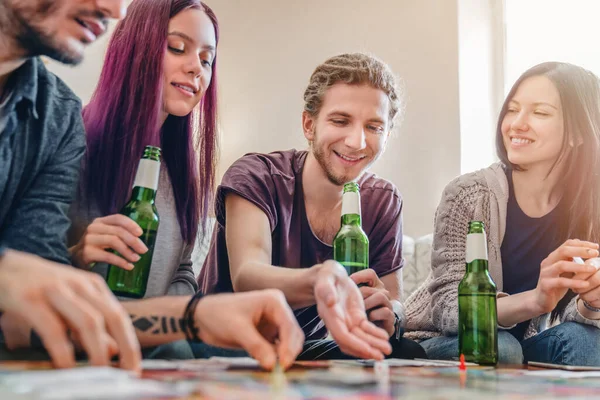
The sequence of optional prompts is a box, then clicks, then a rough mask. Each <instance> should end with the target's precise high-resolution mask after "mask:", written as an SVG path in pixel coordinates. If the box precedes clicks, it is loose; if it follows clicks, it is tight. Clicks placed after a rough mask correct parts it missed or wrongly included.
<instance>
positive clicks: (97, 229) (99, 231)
mask: <svg viewBox="0 0 600 400" xmlns="http://www.w3.org/2000/svg"><path fill="white" fill-rule="evenodd" d="M126 218H127V219H129V218H128V217H126ZM130 221H131V222H133V221H132V220H130ZM133 223H134V224H135V222H133ZM136 226H137V224H136ZM140 229H141V228H140ZM86 233H87V235H86V238H90V239H91V238H94V239H95V241H96V243H90V244H94V245H103V246H106V247H110V248H114V247H112V246H115V245H116V244H115V243H114V242H111V241H109V240H108V239H107V238H102V237H103V236H109V237H114V238H117V239H118V240H119V242H120V243H122V245H121V246H124V247H126V248H132V249H133V250H135V251H136V253H138V254H144V253H146V252H147V251H148V247H146V245H145V244H144V242H143V241H142V240H141V239H140V238H139V237H136V236H134V235H133V234H132V233H131V232H129V231H127V230H126V229H124V228H122V227H120V226H112V225H102V224H98V223H93V224H92V225H90V226H89V227H88V229H87V232H86ZM96 236H99V237H100V238H96ZM85 244H88V243H87V242H86V243H85ZM114 249H115V250H118V249H116V248H114ZM129 251H130V252H131V250H129Z"/></svg>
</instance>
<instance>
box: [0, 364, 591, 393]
mask: <svg viewBox="0 0 600 400" xmlns="http://www.w3.org/2000/svg"><path fill="white" fill-rule="evenodd" d="M364 365H370V364H369V363H360V362H356V363H348V362H341V363H336V362H327V361H313V362H300V363H297V364H296V365H295V366H294V367H293V368H292V369H291V370H290V371H288V372H286V373H270V372H265V371H261V370H260V369H259V368H258V367H257V366H256V365H255V364H252V363H249V362H243V361H242V360H240V361H239V362H238V363H237V365H233V364H232V365H228V364H227V363H218V362H215V361H214V360H213V361H210V360H190V361H184V362H176V363H169V362H166V363H162V364H161V363H158V362H156V363H152V364H148V365H147V366H148V369H146V370H145V371H144V373H143V376H142V378H143V379H141V380H140V379H137V378H136V379H132V380H129V379H128V378H127V376H125V375H124V374H122V373H120V372H118V371H119V370H115V371H112V372H111V371H107V370H106V369H92V368H89V367H88V369H87V370H86V369H85V368H82V369H81V371H78V372H75V371H71V372H69V371H52V370H49V371H46V372H49V373H55V374H57V375H49V376H42V377H40V376H38V375H25V373H23V372H22V371H23V370H32V369H33V370H39V369H40V368H41V369H44V368H48V364H43V363H35V364H32V363H0V398H2V399H4V398H21V397H13V396H12V395H11V394H10V391H9V390H10V389H11V386H10V384H9V383H10V382H12V383H13V387H14V382H21V384H23V383H27V382H32V381H36V382H37V383H36V384H37V385H38V386H37V388H36V390H37V391H36V392H34V394H35V395H31V394H32V393H29V395H27V396H26V398H28V399H30V398H42V399H55V398H56V399H79V398H107V399H108V398H110V399H112V398H123V396H121V397H118V396H115V395H114V393H126V394H127V398H139V399H151V398H162V399H164V398H181V399H210V400H212V399H214V400H217V399H218V400H228V399H236V400H238V399H239V400H245V399H250V400H253V399H293V400H295V399H315V400H316V399H350V400H353V399H355V400H390V399H435V400H445V399H457V400H458V399H460V400H468V399H483V400H485V399H511V400H512V399H526V400H527V399H553V398H556V399H566V398H570V399H590V398H600V377H592V378H582V379H573V376H570V375H560V372H564V371H557V370H545V371H536V372H532V371H528V370H526V369H506V368H498V369H494V368H479V367H469V368H468V369H467V371H466V372H460V371H459V369H458V368H457V367H455V366H451V365H449V366H445V367H389V366H386V368H381V367H380V368H377V367H378V366H377V365H376V366H375V368H370V367H365V366H364ZM391 365H394V364H393V363H392V364H391ZM231 368H233V369H231ZM19 371H21V372H19ZM552 371H554V372H552ZM37 372H40V371H37ZM41 372H44V371H41ZM113 372H114V373H113ZM555 372H556V373H555ZM28 373H30V372H28ZM19 374H21V375H19ZM90 376H91V378H90ZM582 376H584V375H582ZM109 378H110V379H109ZM69 379H71V382H69ZM86 379H87V380H86ZM7 382H8V383H7ZM22 386H23V385H21V387H20V390H23V387H22ZM82 387H89V388H90V389H89V390H91V388H92V387H94V388H96V389H95V390H97V389H98V388H101V389H103V390H102V391H101V392H99V393H98V394H97V395H92V393H90V391H89V390H87V391H85V390H84V391H82V390H81V389H82ZM76 388H77V390H79V391H77V390H75V389H76ZM71 389H72V390H71ZM116 389H122V390H123V391H121V392H115V390H116ZM136 393H137V394H138V395H137V396H136ZM13 394H14V393H13ZM102 395H104V396H102Z"/></svg>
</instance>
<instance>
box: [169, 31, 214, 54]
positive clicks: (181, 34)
mask: <svg viewBox="0 0 600 400" xmlns="http://www.w3.org/2000/svg"><path fill="white" fill-rule="evenodd" d="M167 36H179V37H180V38H182V39H185V40H187V41H188V42H192V43H194V42H195V40H194V39H192V38H191V37H190V36H188V35H186V34H185V33H183V32H179V31H173V32H169V34H168V35H167ZM202 48H203V49H205V50H210V51H215V50H216V49H215V46H211V45H205V46H202Z"/></svg>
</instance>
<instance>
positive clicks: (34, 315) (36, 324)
mask: <svg viewBox="0 0 600 400" xmlns="http://www.w3.org/2000/svg"><path fill="white" fill-rule="evenodd" d="M25 317H26V318H27V320H28V322H29V323H30V324H31V326H32V327H33V330H35V332H36V333H37V334H38V336H39V337H40V339H41V341H42V343H43V344H44V348H45V349H46V350H47V351H48V354H49V355H50V359H51V360H52V364H53V365H54V366H55V367H56V368H73V367H74V366H75V349H74V348H73V345H72V344H71V341H70V340H69V338H68V337H67V327H66V326H65V324H64V322H63V321H62V319H61V318H60V316H59V315H58V314H57V313H56V311H54V310H53V309H52V308H50V307H49V306H48V305H47V304H44V303H39V304H35V305H32V306H31V307H30V308H29V310H28V312H27V314H25Z"/></svg>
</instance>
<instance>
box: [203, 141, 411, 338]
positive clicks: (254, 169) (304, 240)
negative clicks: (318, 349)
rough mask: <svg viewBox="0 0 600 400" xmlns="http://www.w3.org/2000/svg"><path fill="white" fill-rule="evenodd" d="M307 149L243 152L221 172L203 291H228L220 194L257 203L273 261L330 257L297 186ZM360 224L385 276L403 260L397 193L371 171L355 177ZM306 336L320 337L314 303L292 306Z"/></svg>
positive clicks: (372, 259)
mask: <svg viewBox="0 0 600 400" xmlns="http://www.w3.org/2000/svg"><path fill="white" fill-rule="evenodd" d="M307 154H308V153H307V152H306V151H296V150H288V151H279V152H274V153H269V154H247V155H245V156H244V157H242V158H240V159H239V160H237V161H236V162H235V163H234V164H233V165H232V166H231V167H230V168H229V169H228V170H227V172H226V173H225V176H223V180H222V182H221V185H220V186H219V187H218V188H217V193H216V198H215V212H216V217H217V224H216V226H215V230H214V233H213V237H212V241H211V245H210V250H209V253H208V256H207V258H206V261H205V263H204V267H203V268H202V271H201V272H200V276H199V281H198V282H199V286H200V289H201V290H202V291H203V292H204V293H206V294H208V293H219V292H232V291H233V285H232V283H231V275H230V272H229V258H228V256H227V242H226V238H225V223H226V220H227V218H226V215H225V197H226V195H227V194H228V193H235V194H237V195H239V196H242V197H243V198H245V199H246V200H248V201H250V202H251V203H253V204H255V205H256V206H257V207H259V208H260V209H261V210H262V211H263V212H264V213H265V214H266V216H267V217H268V219H269V223H270V226H271V232H272V236H271V237H272V243H273V244H272V249H273V250H272V251H273V254H272V256H271V258H272V261H271V263H272V264H273V265H277V266H282V267H287V268H309V267H312V266H313V265H315V264H319V263H322V262H324V261H325V260H328V259H332V258H333V248H332V246H330V245H328V244H326V243H323V242H322V241H321V240H320V239H319V238H318V237H316V236H315V234H314V233H313V231H312V229H311V227H310V224H309V222H308V218H307V217H306V210H305V209H304V193H303V190H302V169H303V167H304V162H305V160H306V155H307ZM358 184H359V185H360V195H361V197H360V200H361V210H362V227H363V230H364V231H365V233H366V234H367V236H368V237H369V242H370V245H369V266H370V268H372V269H374V270H375V272H377V275H379V276H380V277H381V276H385V275H387V274H390V273H392V272H394V271H396V270H398V269H400V268H402V266H403V264H404V260H403V259H402V197H401V196H400V193H399V192H398V189H397V188H396V187H395V186H394V185H393V184H392V183H391V182H389V181H386V180H385V179H382V178H379V177H377V176H376V175H374V174H372V173H369V172H367V173H365V174H363V175H362V176H361V177H360V178H359V180H358ZM295 314H296V318H297V319H298V323H299V324H300V326H301V327H302V328H303V330H304V333H305V335H306V338H307V339H318V338H322V337H324V335H325V333H326V330H325V328H322V329H320V330H318V331H316V332H313V329H314V328H315V327H316V325H317V324H318V322H319V318H318V314H317V309H316V306H314V305H313V306H309V307H306V308H302V309H299V310H295Z"/></svg>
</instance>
